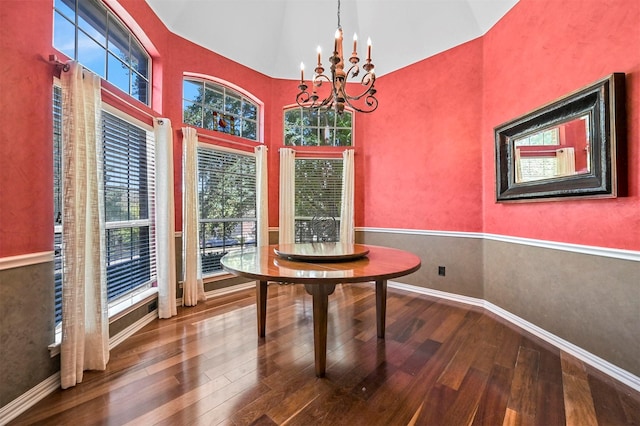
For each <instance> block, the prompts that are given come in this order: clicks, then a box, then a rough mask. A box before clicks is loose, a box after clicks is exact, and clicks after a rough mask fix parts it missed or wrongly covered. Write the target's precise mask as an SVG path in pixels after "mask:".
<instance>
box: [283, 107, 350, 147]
mask: <svg viewBox="0 0 640 426" xmlns="http://www.w3.org/2000/svg"><path fill="white" fill-rule="evenodd" d="M352 128H353V114H352V113H351V112H350V111H345V112H344V113H343V114H336V112H335V111H334V110H333V109H327V108H317V109H306V108H301V107H294V108H290V109H287V110H285V111H284V144H285V145H291V146H351V145H352V144H353V141H352Z"/></svg>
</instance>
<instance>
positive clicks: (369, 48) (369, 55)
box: [367, 37, 371, 61]
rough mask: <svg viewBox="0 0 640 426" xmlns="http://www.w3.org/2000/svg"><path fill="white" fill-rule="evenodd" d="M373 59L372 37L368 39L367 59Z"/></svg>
mask: <svg viewBox="0 0 640 426" xmlns="http://www.w3.org/2000/svg"><path fill="white" fill-rule="evenodd" d="M370 60H371V37H369V38H368V39H367V61H370Z"/></svg>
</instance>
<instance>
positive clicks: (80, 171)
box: [60, 62, 109, 389]
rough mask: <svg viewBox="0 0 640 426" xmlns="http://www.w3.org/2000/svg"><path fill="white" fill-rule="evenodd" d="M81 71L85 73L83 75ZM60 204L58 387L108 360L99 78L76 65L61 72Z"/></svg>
mask: <svg viewBox="0 0 640 426" xmlns="http://www.w3.org/2000/svg"><path fill="white" fill-rule="evenodd" d="M83 74H84V75H83ZM61 79H62V93H63V99H62V116H63V120H64V121H63V126H62V138H63V139H62V141H63V142H62V143H63V173H64V181H63V188H64V206H63V228H62V244H63V247H64V257H63V268H64V269H63V275H62V277H63V278H62V279H63V281H62V317H63V321H62V344H61V347H60V379H61V380H60V381H61V386H62V388H63V389H66V388H69V387H72V386H75V385H76V384H77V383H81V382H82V376H83V372H84V371H85V370H104V369H105V368H106V365H107V362H108V361H109V316H108V309H107V295H106V287H107V286H106V267H105V251H106V250H105V235H104V232H105V226H104V223H105V222H104V200H103V196H104V190H103V182H102V161H101V154H102V149H101V144H100V117H101V107H102V104H101V100H100V78H99V77H98V76H97V75H95V74H93V73H91V72H89V71H87V72H84V73H83V68H82V66H80V65H79V64H77V63H75V62H72V63H70V69H69V71H68V72H64V73H62V76H61Z"/></svg>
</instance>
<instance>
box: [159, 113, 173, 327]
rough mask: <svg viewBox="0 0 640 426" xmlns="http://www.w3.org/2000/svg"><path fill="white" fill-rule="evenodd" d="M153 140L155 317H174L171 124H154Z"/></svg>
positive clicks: (164, 122) (168, 121) (165, 121)
mask: <svg viewBox="0 0 640 426" xmlns="http://www.w3.org/2000/svg"><path fill="white" fill-rule="evenodd" d="M154 130H155V139H156V211H155V213H156V271H157V274H158V316H159V317H160V318H171V317H172V316H174V315H176V314H177V313H178V312H177V308H176V246H175V233H176V223H175V200H174V195H173V189H174V188H173V132H172V129H171V120H169V119H167V118H161V119H157V120H155V122H154Z"/></svg>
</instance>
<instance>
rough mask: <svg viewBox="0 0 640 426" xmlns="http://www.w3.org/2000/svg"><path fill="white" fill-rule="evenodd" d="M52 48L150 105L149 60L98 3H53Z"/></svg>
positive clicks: (69, 0)
mask: <svg viewBox="0 0 640 426" xmlns="http://www.w3.org/2000/svg"><path fill="white" fill-rule="evenodd" d="M53 46H54V47H55V48H56V49H58V50H59V51H60V52H62V53H64V54H65V55H67V56H68V57H70V58H72V59H74V60H77V61H78V62H79V63H81V64H82V66H84V67H85V68H87V69H89V70H91V71H93V72H94V73H96V74H98V75H99V76H100V77H102V78H104V79H105V80H107V81H108V82H109V83H111V84H113V85H114V86H116V87H118V88H119V89H121V90H122V91H124V92H125V93H127V94H129V95H131V96H132V97H134V98H136V99H137V100H139V101H140V102H142V103H144V104H146V105H149V104H150V99H151V97H150V87H151V85H150V81H151V78H150V74H151V71H150V70H151V59H150V57H149V54H148V53H147V52H146V51H145V49H144V48H143V47H142V45H141V44H140V42H139V41H138V40H137V39H136V37H135V36H134V35H133V34H132V33H131V31H129V30H128V29H127V27H126V26H125V25H124V24H123V23H122V22H121V21H120V19H118V17H117V16H116V15H114V14H113V13H112V12H111V11H110V10H109V9H107V7H105V5H104V4H102V2H101V1H99V0H55V1H54V23H53Z"/></svg>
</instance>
